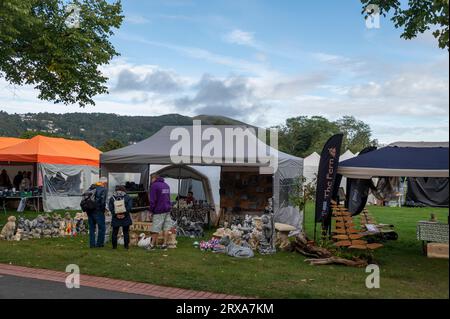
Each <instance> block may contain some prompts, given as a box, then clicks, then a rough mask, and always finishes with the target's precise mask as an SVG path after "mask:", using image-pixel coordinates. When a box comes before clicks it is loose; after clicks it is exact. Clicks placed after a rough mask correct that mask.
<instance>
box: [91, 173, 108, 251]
mask: <svg viewBox="0 0 450 319" xmlns="http://www.w3.org/2000/svg"><path fill="white" fill-rule="evenodd" d="M107 183H108V180H107V178H106V177H102V178H100V180H99V181H98V183H96V184H93V185H92V186H91V187H90V189H95V204H96V205H95V211H94V212H93V213H92V214H88V222H89V246H90V247H91V248H100V247H104V245H105V230H106V229H105V208H106V197H107V196H106V195H107V190H106V184H107ZM97 228H98V229H97ZM96 235H97V236H96ZM96 237H97V238H96ZM96 239H97V240H96Z"/></svg>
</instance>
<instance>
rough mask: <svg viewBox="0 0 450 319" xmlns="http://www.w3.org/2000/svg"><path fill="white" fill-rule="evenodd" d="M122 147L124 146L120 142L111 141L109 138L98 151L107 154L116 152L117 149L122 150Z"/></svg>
mask: <svg viewBox="0 0 450 319" xmlns="http://www.w3.org/2000/svg"><path fill="white" fill-rule="evenodd" d="M122 147H124V145H123V144H122V142H120V141H118V140H115V139H112V138H110V139H109V140H107V141H106V142H105V143H103V145H102V146H100V148H99V149H100V151H102V152H109V151H112V150H116V149H118V148H122Z"/></svg>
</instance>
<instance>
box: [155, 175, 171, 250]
mask: <svg viewBox="0 0 450 319" xmlns="http://www.w3.org/2000/svg"><path fill="white" fill-rule="evenodd" d="M171 209H172V205H171V204H170V187H169V185H167V184H166V182H164V178H162V177H159V176H157V175H154V176H152V185H151V186H150V212H151V213H152V214H153V219H152V229H151V233H152V242H151V245H150V246H149V249H154V248H155V247H156V244H157V243H158V236H159V233H161V231H162V232H163V236H164V242H163V245H162V246H161V249H167V240H168V238H169V233H168V231H169V230H170V229H171V228H172V227H173V221H172V218H171V217H170V210H171Z"/></svg>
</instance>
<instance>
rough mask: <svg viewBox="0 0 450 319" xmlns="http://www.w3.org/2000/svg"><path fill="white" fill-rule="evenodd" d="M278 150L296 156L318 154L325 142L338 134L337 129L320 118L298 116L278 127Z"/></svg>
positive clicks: (331, 123) (334, 125)
mask: <svg viewBox="0 0 450 319" xmlns="http://www.w3.org/2000/svg"><path fill="white" fill-rule="evenodd" d="M278 129H279V132H280V134H279V148H280V150H282V151H284V152H287V153H289V154H293V155H296V156H301V157H304V156H307V155H309V154H311V153H312V152H314V151H316V152H320V151H321V150H322V147H323V144H325V141H326V140H327V139H328V138H329V137H330V136H332V135H334V134H336V133H338V132H339V127H338V126H337V125H336V124H335V123H333V122H330V121H329V120H327V119H326V118H324V117H321V116H313V117H311V118H309V117H307V116H299V117H294V118H290V119H287V120H286V124H285V125H283V126H281V127H278Z"/></svg>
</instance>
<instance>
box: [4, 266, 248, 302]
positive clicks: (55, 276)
mask: <svg viewBox="0 0 450 319" xmlns="http://www.w3.org/2000/svg"><path fill="white" fill-rule="evenodd" d="M0 275H4V276H5V277H6V278H7V279H6V280H8V282H14V281H11V280H10V279H9V276H15V277H22V278H31V279H39V280H44V281H52V282H58V283H62V284H63V285H65V280H66V277H67V275H68V273H66V272H62V271H55V270H47V269H38V268H28V267H22V266H14V265H8V264H0ZM4 280H5V279H4ZM80 285H81V286H82V287H91V288H97V289H102V290H107V291H114V292H119V293H128V294H134V295H140V296H141V298H142V296H148V297H153V298H165V299H244V297H240V296H232V295H225V294H216V293H211V292H206V291H196V290H189V289H181V288H170V287H164V286H157V285H152V284H144V283H139V282H133V281H126V280H118V279H110V278H104V277H96V276H90V275H80ZM64 287H65V286H64ZM68 290H73V289H68ZM42 291H43V294H45V290H44V289H43V290H42ZM136 297H139V296H136ZM55 298H57V297H55ZM99 298H102V297H99ZM104 298H108V297H104ZM111 298H114V297H112V296H111Z"/></svg>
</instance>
